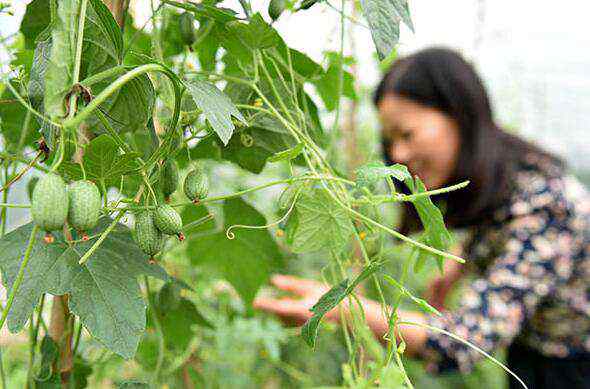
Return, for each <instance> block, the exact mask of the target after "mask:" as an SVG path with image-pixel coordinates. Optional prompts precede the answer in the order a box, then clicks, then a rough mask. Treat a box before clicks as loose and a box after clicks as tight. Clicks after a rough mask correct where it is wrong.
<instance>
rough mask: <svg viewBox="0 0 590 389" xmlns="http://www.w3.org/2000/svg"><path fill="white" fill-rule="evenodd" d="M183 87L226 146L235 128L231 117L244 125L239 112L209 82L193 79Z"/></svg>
mask: <svg viewBox="0 0 590 389" xmlns="http://www.w3.org/2000/svg"><path fill="white" fill-rule="evenodd" d="M185 85H186V88H187V90H188V91H189V93H190V94H191V96H192V98H193V100H194V102H195V104H196V105H197V107H199V109H200V110H201V111H203V115H205V118H207V120H208V121H209V124H210V125H211V127H212V128H213V130H214V131H215V133H216V134H217V135H218V136H219V139H221V141H222V142H223V144H225V145H227V143H228V142H229V139H230V138H231V136H232V134H233V132H234V128H235V126H234V124H233V122H232V120H231V118H232V116H233V117H235V118H237V119H238V120H240V121H242V122H244V123H245V120H244V117H243V116H242V114H241V113H240V111H238V109H237V108H236V107H235V106H234V105H233V104H232V102H231V100H230V99H229V98H228V97H227V96H225V95H224V94H223V93H221V91H220V90H219V89H217V87H216V86H215V85H213V84H211V83H209V82H206V81H202V80H199V79H193V80H191V81H187V82H186V83H185Z"/></svg>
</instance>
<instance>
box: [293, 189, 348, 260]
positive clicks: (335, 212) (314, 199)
mask: <svg viewBox="0 0 590 389" xmlns="http://www.w3.org/2000/svg"><path fill="white" fill-rule="evenodd" d="M295 210H296V212H297V218H296V219H294V220H297V225H296V226H295V228H294V230H293V232H292V233H293V243H292V248H293V251H294V252H296V253H305V252H310V251H318V250H340V249H342V247H343V246H344V245H346V244H347V243H348V241H349V239H350V236H351V235H352V233H353V226H352V223H351V221H350V217H349V215H348V213H347V212H346V210H344V209H342V208H341V207H340V206H339V205H338V204H336V203H335V202H334V200H333V199H332V198H331V197H330V196H329V195H328V193H327V192H326V190H325V189H323V188H312V189H310V190H308V191H304V192H303V193H302V195H301V197H300V198H299V201H298V202H297V205H296V206H295ZM291 222H292V221H291V220H289V223H291Z"/></svg>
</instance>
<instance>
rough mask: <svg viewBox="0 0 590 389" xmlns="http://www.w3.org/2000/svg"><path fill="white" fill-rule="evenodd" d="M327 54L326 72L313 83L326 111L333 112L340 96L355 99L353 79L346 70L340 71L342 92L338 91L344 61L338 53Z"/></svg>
mask: <svg viewBox="0 0 590 389" xmlns="http://www.w3.org/2000/svg"><path fill="white" fill-rule="evenodd" d="M329 54H330V55H329V57H328V59H329V63H328V70H326V72H325V73H324V74H323V75H322V77H321V78H319V79H318V80H316V81H315V82H314V85H315V86H316V88H317V90H318V93H319V94H320V96H321V97H322V100H323V101H324V104H325V106H326V109H327V110H328V111H333V110H334V109H336V105H337V102H338V99H339V98H340V95H341V94H342V95H344V96H346V97H348V98H350V99H353V100H354V99H356V92H355V90H354V78H353V77H352V74H350V73H349V72H347V71H346V70H342V91H340V90H339V80H340V68H341V67H342V66H343V65H344V61H343V60H342V58H341V57H340V55H339V54H338V53H333V52H332V53H329Z"/></svg>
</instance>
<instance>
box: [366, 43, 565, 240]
mask: <svg viewBox="0 0 590 389" xmlns="http://www.w3.org/2000/svg"><path fill="white" fill-rule="evenodd" d="M388 94H392V95H396V96H401V97H405V98H408V99H410V100H412V101H414V102H416V103H419V104H422V105H425V106H428V107H431V108H435V109H437V110H440V111H442V112H444V113H446V114H447V115H449V116H450V117H452V118H453V119H454V120H455V122H456V123H457V125H458V128H459V131H460V139H461V147H460V152H459V157H458V160H457V166H456V169H455V172H454V174H453V175H452V177H451V179H450V180H449V182H447V183H446V184H447V185H448V184H450V183H457V182H460V181H463V180H470V181H471V182H470V185H469V187H468V189H463V190H458V191H454V192H450V193H448V194H444V195H439V196H436V198H435V200H436V201H437V202H438V201H444V203H445V204H446V212H445V220H446V221H447V223H448V225H449V226H451V227H456V228H458V227H466V226H471V225H477V224H483V223H485V222H486V220H488V219H489V216H490V212H493V211H494V210H495V209H496V208H497V207H498V206H500V205H502V203H504V202H505V201H506V200H507V198H508V196H509V195H510V181H511V179H512V177H513V172H514V168H515V166H516V165H517V164H518V161H522V159H523V157H524V156H525V155H528V154H530V153H535V154H537V155H539V156H543V157H546V158H550V159H551V160H552V162H555V163H556V164H558V165H560V166H561V165H562V162H561V161H560V160H559V159H557V158H556V157H554V156H552V155H550V154H549V153H547V152H545V151H543V150H541V149H539V148H538V147H536V146H535V145H533V144H531V143H529V142H527V141H525V140H523V139H520V138H518V137H516V136H513V135H510V134H508V133H506V132H504V131H503V130H501V129H500V128H499V127H498V126H497V125H496V124H495V123H494V119H493V115H492V108H491V104H490V101H489V98H488V95H487V93H486V90H485V88H484V86H483V83H482V81H481V80H480V78H479V76H478V75H477V73H476V71H475V69H474V68H473V66H472V65H470V64H469V63H468V62H467V61H465V60H464V59H463V58H462V57H461V55H460V54H458V53H456V52H455V51H452V50H449V49H446V48H439V47H434V48H429V49H425V50H422V51H420V52H417V53H415V54H413V55H410V56H407V57H404V58H401V59H398V60H397V61H396V62H395V63H394V64H393V66H392V67H391V68H390V69H389V71H388V72H387V73H386V74H385V76H384V77H383V79H382V80H381V82H380V84H379V86H378V87H377V90H376V91H375V94H374V103H375V105H376V106H378V105H379V102H380V101H381V100H382V99H383V98H384V97H385V96H387V95H388ZM388 142H389V141H388V140H387V139H386V137H383V152H384V157H385V160H386V161H387V162H388V163H394V162H395V161H391V160H390V157H389V152H388V151H389V150H390V147H389V146H390V144H388ZM402 190H404V191H406V192H407V190H408V189H407V188H402ZM412 213H414V215H415V212H414V211H413V207H409V206H407V207H405V212H404V217H403V223H402V230H405V231H406V232H410V231H412V230H414V229H416V228H417V225H414V224H412V223H413V221H416V220H417V218H415V217H410V216H411V215H410V214H412Z"/></svg>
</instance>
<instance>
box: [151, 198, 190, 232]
mask: <svg viewBox="0 0 590 389" xmlns="http://www.w3.org/2000/svg"><path fill="white" fill-rule="evenodd" d="M154 223H155V224H156V227H157V228H158V230H160V231H161V232H163V233H164V234H167V235H177V236H178V239H179V240H184V235H183V234H182V232H181V229H182V219H181V218H180V215H179V214H178V212H176V211H175V210H174V208H172V207H171V206H170V205H168V204H161V205H158V208H156V211H155V212H154Z"/></svg>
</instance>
